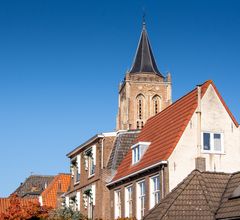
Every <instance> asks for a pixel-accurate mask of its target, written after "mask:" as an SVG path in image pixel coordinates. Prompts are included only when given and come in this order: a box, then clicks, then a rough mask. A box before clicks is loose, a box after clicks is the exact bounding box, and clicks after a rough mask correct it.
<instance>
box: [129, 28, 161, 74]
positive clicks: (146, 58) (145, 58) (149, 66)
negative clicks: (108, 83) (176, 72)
mask: <svg viewBox="0 0 240 220" xmlns="http://www.w3.org/2000/svg"><path fill="white" fill-rule="evenodd" d="M142 72H147V73H155V74H158V75H160V76H162V74H161V73H160V71H159V70H158V67H157V64H156V61H155V58H154V56H153V52H152V49H151V46H150V42H149V39H148V35H147V30H146V27H145V24H143V29H142V33H141V36H140V41H139V44H138V47H137V51H136V55H135V59H134V62H133V65H132V68H131V70H130V73H142Z"/></svg>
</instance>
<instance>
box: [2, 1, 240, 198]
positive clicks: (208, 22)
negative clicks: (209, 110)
mask: <svg viewBox="0 0 240 220" xmlns="http://www.w3.org/2000/svg"><path fill="white" fill-rule="evenodd" d="M143 8H145V11H146V22H147V30H148V34H149V37H150V41H151V44H152V48H153V52H154V55H155V58H156V60H157V63H158V67H159V69H160V71H161V72H162V73H166V72H167V71H170V72H171V74H172V80H173V99H174V100H176V99H177V98H179V97H181V96H182V95H184V94H185V93H186V92H187V91H189V90H191V89H192V88H193V87H195V86H196V85H197V84H199V83H202V82H204V81H206V80H208V79H212V80H214V82H215V84H216V86H217V87H218V89H219V91H220V93H221V94H222V96H223V97H224V99H225V101H226V102H227V104H228V106H229V108H230V109H231V110H232V112H233V114H234V115H235V117H236V118H237V120H238V121H239V120H240V112H239V103H240V102H239V101H240V95H239V82H240V76H239V72H240V62H239V58H240V41H239V39H240V28H239V27H240V13H239V11H240V1H237V0H235V1H234V0H230V1H229V0H225V1H223V0H218V1H213V0H212V1H208V0H201V1H200V0H199V1H197V0H196V1H190V0H189V1H185V0H182V1H177V0H176V1H173V0H169V1H163V0H145V1H143V0H135V1H134V0H131V1H129V0H121V1H104V0H103V1H78V0H72V1H67V0H65V1H62V0H51V1H48V0H35V1H32V0H29V1H26V0H21V1H19V0H15V1H14V0H0V103H1V104H0V149H1V160H0V196H7V195H8V194H10V193H11V192H13V191H14V190H15V189H16V187H17V186H18V185H19V184H20V183H21V182H23V181H24V180H25V178H27V177H28V176H29V175H30V174H31V173H34V174H46V175H51V174H57V173H59V172H68V171H69V164H68V159H67V157H66V156H65V155H66V154H67V153H68V152H69V151H71V150H72V149H73V148H74V147H76V146H78V145H79V144H81V143H82V142H83V141H85V140H86V139H88V138H90V137H91V136H93V135H94V134H96V133H99V132H106V131H112V130H113V129H114V128H115V117H116V113H117V100H118V98H117V96H118V90H117V88H118V84H119V82H120V81H121V80H122V79H123V77H124V74H125V72H126V70H127V69H129V68H130V67H131V63H132V60H133V57H134V54H135V50H136V47H137V43H138V40H139V35H140V31H141V22H142V14H143V12H142V11H143Z"/></svg>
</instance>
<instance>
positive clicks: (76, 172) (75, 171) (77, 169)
mask: <svg viewBox="0 0 240 220" xmlns="http://www.w3.org/2000/svg"><path fill="white" fill-rule="evenodd" d="M73 163H75V165H73ZM71 166H72V168H71V169H72V170H71V172H72V176H73V179H74V185H75V184H78V183H79V182H80V176H81V154H78V155H77V156H76V157H74V158H73V159H72V160H71ZM78 176H79V179H78Z"/></svg>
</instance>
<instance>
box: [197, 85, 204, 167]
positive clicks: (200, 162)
mask: <svg viewBox="0 0 240 220" xmlns="http://www.w3.org/2000/svg"><path fill="white" fill-rule="evenodd" d="M201 95H202V94H201V86H197V98H198V106H197V112H196V113H197V157H196V158H195V168H196V169H198V170H200V171H206V159H205V158H204V157H202V156H201V149H202V145H201V139H202V134H201V131H202V125H201V121H202V118H201V117H202V110H201V98H202V97H201Z"/></svg>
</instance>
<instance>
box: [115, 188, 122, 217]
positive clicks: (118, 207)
mask: <svg viewBox="0 0 240 220" xmlns="http://www.w3.org/2000/svg"><path fill="white" fill-rule="evenodd" d="M114 207H115V209H114V211H115V212H114V217H115V219H117V218H121V192H120V190H117V191H115V192H114Z"/></svg>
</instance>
